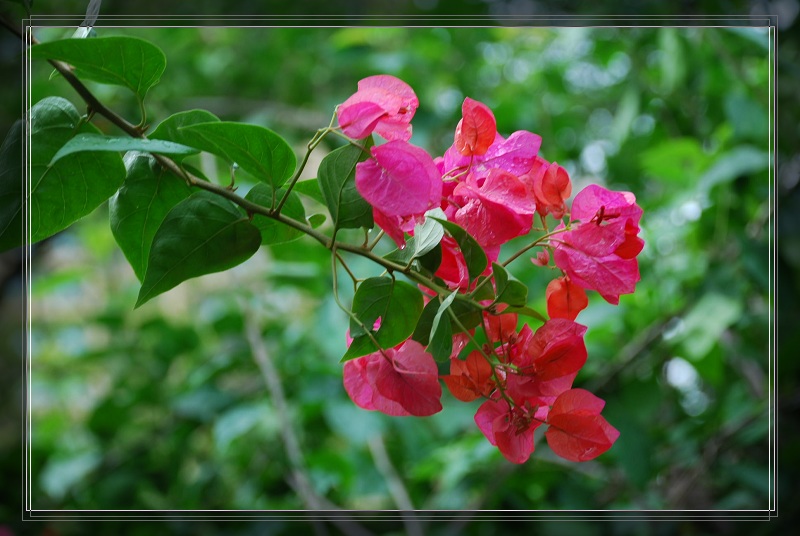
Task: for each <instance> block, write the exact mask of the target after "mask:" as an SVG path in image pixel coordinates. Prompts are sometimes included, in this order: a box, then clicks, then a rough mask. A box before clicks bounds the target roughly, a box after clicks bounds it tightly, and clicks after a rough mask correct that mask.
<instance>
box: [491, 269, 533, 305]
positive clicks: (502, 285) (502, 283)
mask: <svg viewBox="0 0 800 536" xmlns="http://www.w3.org/2000/svg"><path fill="white" fill-rule="evenodd" d="M492 273H493V274H494V283H495V286H496V288H497V298H495V300H494V303H507V304H508V305H513V306H515V307H524V306H525V304H526V303H528V287H526V286H525V285H524V284H522V283H520V282H519V281H517V280H516V279H511V277H510V276H509V274H508V271H507V270H506V269H505V268H504V267H503V266H501V265H499V264H497V263H495V262H493V263H492Z"/></svg>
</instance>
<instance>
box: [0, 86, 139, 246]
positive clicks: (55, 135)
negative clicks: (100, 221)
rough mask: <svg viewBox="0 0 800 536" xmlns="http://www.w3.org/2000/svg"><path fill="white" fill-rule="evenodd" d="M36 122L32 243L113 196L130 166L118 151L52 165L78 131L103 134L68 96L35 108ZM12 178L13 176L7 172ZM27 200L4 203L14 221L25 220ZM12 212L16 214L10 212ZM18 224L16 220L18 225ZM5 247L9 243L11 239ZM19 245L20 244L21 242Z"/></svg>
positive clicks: (84, 155)
mask: <svg viewBox="0 0 800 536" xmlns="http://www.w3.org/2000/svg"><path fill="white" fill-rule="evenodd" d="M30 121H31V145H30V151H31V153H30V155H31V192H30V221H31V227H30V232H31V241H32V242H38V241H39V240H42V239H44V238H47V237H49V236H52V235H54V234H55V233H57V232H59V231H61V230H63V229H65V228H67V227H69V226H70V225H72V223H74V222H75V221H76V220H78V219H80V218H82V217H83V216H86V215H87V214H89V213H90V212H92V211H94V210H95V209H96V208H97V207H99V206H100V205H101V204H102V203H103V202H104V201H106V200H107V199H108V198H109V197H111V196H112V195H113V194H114V192H116V191H117V189H118V188H119V187H120V185H121V184H122V181H123V180H124V179H125V166H124V165H123V163H122V157H121V156H120V155H119V154H117V153H106V152H82V153H75V154H71V155H69V156H67V157H65V158H62V159H61V160H59V161H58V162H56V163H55V164H54V165H52V166H49V165H48V164H49V163H50V161H51V160H52V158H53V155H55V154H56V153H57V152H58V150H59V149H60V148H61V147H62V146H63V145H64V144H65V143H67V142H68V141H69V140H70V139H71V138H72V137H73V136H74V135H76V134H80V133H95V134H96V133H98V131H97V129H96V128H95V127H93V126H92V125H89V124H85V123H83V124H82V123H80V115H79V114H78V111H77V110H76V109H75V107H74V106H73V105H72V104H71V103H70V102H69V101H67V100H66V99H62V98H60V97H48V98H46V99H43V100H41V101H40V102H38V103H37V104H35V105H34V106H33V107H32V108H31V111H30ZM7 177H8V178H9V179H10V178H11V177H10V176H7ZM21 203H22V200H21V199H19V200H18V203H17V204H16V206H8V207H4V211H3V212H4V213H10V214H12V216H11V219H18V218H21V212H22V205H21ZM9 211H10V212H9ZM14 225H18V224H17V223H11V227H9V228H10V229H13V226H14ZM4 245H8V244H7V243H5V240H4ZM17 245H18V244H17Z"/></svg>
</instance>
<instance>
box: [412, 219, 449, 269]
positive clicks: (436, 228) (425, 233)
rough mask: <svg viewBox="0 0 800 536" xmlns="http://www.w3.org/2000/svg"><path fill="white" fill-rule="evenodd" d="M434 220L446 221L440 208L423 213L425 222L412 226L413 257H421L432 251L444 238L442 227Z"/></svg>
mask: <svg viewBox="0 0 800 536" xmlns="http://www.w3.org/2000/svg"><path fill="white" fill-rule="evenodd" d="M435 218H439V219H447V217H446V216H445V215H444V211H442V209H440V208H436V209H433V210H429V211H428V212H426V213H425V222H424V223H423V224H422V225H415V226H414V238H415V239H416V240H415V241H414V257H422V256H423V255H425V254H426V253H428V252H429V251H431V250H433V248H435V247H436V246H438V245H439V243H440V242H441V241H442V238H443V237H444V227H442V224H441V223H439V222H438V221H436V219H435Z"/></svg>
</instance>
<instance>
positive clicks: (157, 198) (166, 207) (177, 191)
mask: <svg viewBox="0 0 800 536" xmlns="http://www.w3.org/2000/svg"><path fill="white" fill-rule="evenodd" d="M123 161H124V162H125V167H126V168H127V170H128V175H127V177H125V182H124V183H123V184H122V187H121V188H120V189H119V190H118V191H117V193H116V194H115V195H114V197H112V198H111V201H110V202H109V216H110V223H111V232H112V233H113V234H114V238H115V239H116V240H117V244H119V247H120V248H121V249H122V252H123V253H124V254H125V258H127V259H128V262H129V263H130V265H131V267H132V268H133V272H134V273H135V274H136V277H138V278H139V281H143V280H144V275H145V273H146V271H147V259H148V256H149V255H150V246H151V245H152V243H153V237H154V236H155V234H156V231H157V230H158V228H159V226H160V225H161V223H162V222H163V221H164V218H165V217H166V215H167V213H168V212H169V211H170V210H171V209H172V207H174V206H175V205H177V204H178V203H180V202H181V201H183V200H184V199H186V198H187V197H189V195H190V194H191V193H192V192H191V190H190V188H189V187H188V186H187V185H186V182H185V181H184V180H183V179H180V178H178V177H176V176H175V175H173V174H172V173H170V172H168V171H167V170H165V169H164V168H163V167H161V165H160V164H159V163H158V162H156V160H155V158H153V157H152V156H151V155H148V154H145V153H137V152H130V153H127V154H126V155H125V158H124V159H123Z"/></svg>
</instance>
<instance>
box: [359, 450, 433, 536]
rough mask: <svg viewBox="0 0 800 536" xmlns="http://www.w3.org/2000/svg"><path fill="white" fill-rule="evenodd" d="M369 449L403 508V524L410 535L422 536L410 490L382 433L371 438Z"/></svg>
mask: <svg viewBox="0 0 800 536" xmlns="http://www.w3.org/2000/svg"><path fill="white" fill-rule="evenodd" d="M369 451H370V453H371V454H372V459H373V460H375V467H377V469H378V472H379V473H380V474H381V476H383V478H384V480H386V484H387V485H388V486H389V493H391V495H392V498H393V499H394V502H395V504H397V508H399V509H400V510H403V511H404V512H403V513H402V517H403V525H405V527H406V533H407V534H409V535H410V536H422V534H423V532H422V526H421V525H420V523H419V520H418V519H417V518H416V516H415V515H414V514H413V511H414V506H413V505H412V504H411V498H410V497H409V496H408V491H406V487H405V486H404V485H403V481H402V480H401V479H400V477H399V476H398V474H397V471H396V470H395V468H394V465H392V461H391V460H390V459H389V454H388V453H387V452H386V445H385V444H384V442H383V436H381V435H380V434H377V435H374V436H372V437H370V438H369Z"/></svg>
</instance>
